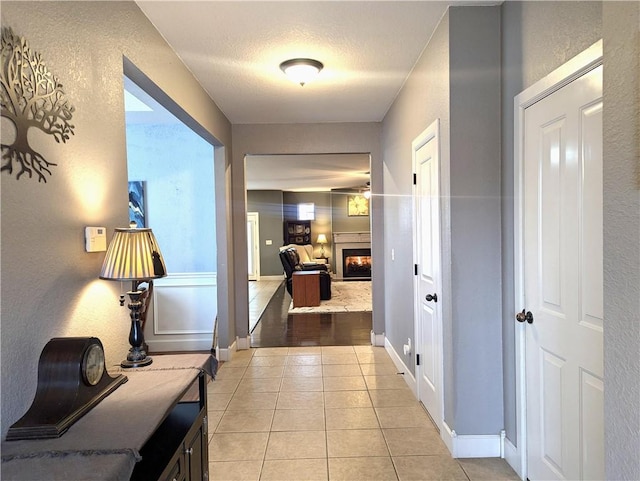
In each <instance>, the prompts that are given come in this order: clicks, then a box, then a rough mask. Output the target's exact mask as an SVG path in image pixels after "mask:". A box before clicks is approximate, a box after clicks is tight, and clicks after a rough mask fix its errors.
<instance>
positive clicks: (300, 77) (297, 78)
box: [280, 58, 324, 86]
mask: <svg viewBox="0 0 640 481" xmlns="http://www.w3.org/2000/svg"><path fill="white" fill-rule="evenodd" d="M323 67H324V65H322V62H318V61H317V60H313V59H311V58H292V59H291V60H285V61H284V62H282V63H281V64H280V70H282V71H283V72H284V73H285V75H287V76H288V77H289V78H290V79H291V80H293V81H294V82H295V83H299V84H300V85H302V86H304V84H306V83H307V82H309V81H311V80H312V79H314V78H315V77H316V76H317V75H318V74H319V73H320V70H322V68H323Z"/></svg>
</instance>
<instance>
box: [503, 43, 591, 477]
mask: <svg viewBox="0 0 640 481" xmlns="http://www.w3.org/2000/svg"><path fill="white" fill-rule="evenodd" d="M600 65H602V40H599V41H597V42H596V43H594V44H593V45H592V46H591V47H589V48H587V49H586V50H585V51H583V52H581V53H579V54H578V55H576V56H575V57H573V58H572V59H570V60H569V61H568V62H566V63H565V64H563V65H561V66H560V67H558V68H557V69H556V70H554V71H553V72H551V73H550V74H549V75H547V76H546V77H544V78H542V79H540V80H538V81H537V82H536V83H534V84H533V85H531V86H530V87H529V88H527V89H525V90H523V91H522V92H521V93H519V94H518V95H516V97H515V98H514V100H513V108H514V139H513V140H514V153H513V160H514V171H513V182H514V186H513V200H514V206H513V209H514V215H513V217H514V219H513V220H514V222H513V224H514V226H513V227H514V260H513V264H514V297H515V306H516V309H520V308H519V307H518V306H524V305H525V297H524V224H523V222H524V197H523V192H524V132H525V122H524V116H525V109H527V107H530V106H531V105H533V104H534V103H536V102H538V101H540V100H541V99H543V98H545V97H547V96H549V95H551V94H552V93H554V92H556V91H557V90H560V89H561V88H562V87H564V86H565V85H568V84H569V83H571V82H572V81H574V80H576V79H577V78H580V77H581V76H582V75H584V74H586V73H587V72H590V71H591V70H593V69H595V68H597V67H598V66H600ZM513 315H514V316H515V312H514V313H513ZM513 322H515V320H514V321H513ZM516 324H517V325H516V328H515V339H514V344H515V362H516V368H515V371H516V430H517V437H516V440H515V441H516V444H515V445H514V444H513V443H512V442H511V441H507V442H506V443H505V453H504V454H505V459H506V461H507V462H508V463H509V465H510V466H511V467H512V468H513V469H514V470H515V471H516V473H518V475H519V476H520V478H521V479H526V476H527V416H526V407H527V406H526V399H527V393H526V386H527V380H526V366H525V326H524V325H523V324H520V323H516Z"/></svg>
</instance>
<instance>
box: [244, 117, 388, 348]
mask: <svg viewBox="0 0 640 481" xmlns="http://www.w3.org/2000/svg"><path fill="white" fill-rule="evenodd" d="M380 128H381V124H379V123H377V122H369V123H326V124H243V125H234V126H233V175H232V183H233V242H234V245H236V246H238V247H240V246H246V245H247V239H246V237H247V235H246V230H247V229H246V225H245V216H246V203H245V185H244V156H245V155H247V154H326V153H370V154H371V189H372V191H373V192H374V196H373V200H372V201H371V202H370V211H371V212H372V216H371V231H372V238H373V242H372V246H371V250H372V255H373V257H374V259H382V256H383V252H384V245H383V237H382V228H383V224H384V223H383V209H384V200H383V198H382V196H381V195H379V194H380V193H381V192H382V191H383V187H382V154H381V151H380ZM376 194H378V195H376ZM235 261H236V262H235V265H234V272H235V274H236V279H235V285H234V287H235V293H236V299H235V309H236V312H235V315H236V326H235V327H236V332H237V335H238V336H240V337H246V336H247V335H248V329H249V312H248V288H247V282H246V272H247V265H246V264H247V263H246V256H245V258H242V257H238V258H236V259H235ZM374 262H375V260H374ZM383 280H384V265H383V263H378V266H377V267H376V269H375V271H374V273H373V279H372V284H373V285H372V287H373V330H374V331H375V332H376V333H377V334H382V333H383V332H384V329H385V325H384V317H383V315H384V295H383Z"/></svg>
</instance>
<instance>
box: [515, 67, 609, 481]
mask: <svg viewBox="0 0 640 481" xmlns="http://www.w3.org/2000/svg"><path fill="white" fill-rule="evenodd" d="M524 121H525V125H524V135H525V137H524V224H523V226H524V232H523V239H524V297H525V304H526V305H525V306H523V307H525V310H526V311H529V312H530V314H527V312H525V313H523V314H521V315H520V316H519V319H518V320H520V321H522V322H523V323H524V326H525V330H526V335H525V339H526V341H525V352H526V361H525V365H526V413H527V415H526V420H527V424H526V425H527V477H528V478H529V479H530V480H531V481H536V480H543V479H544V480H553V479H572V480H573V479H576V480H577V479H605V473H604V422H603V407H604V406H603V401H604V391H603V374H604V373H603V285H602V283H603V280H602V276H603V267H602V257H603V254H602V252H603V245H602V66H600V67H597V68H596V69H594V70H591V71H590V72H588V73H586V74H585V75H583V76H582V77H580V78H578V79H577V80H574V81H573V82H571V83H569V84H568V85H567V86H565V87H563V88H561V89H559V90H557V91H555V92H554V93H552V94H550V95H549V96H547V97H545V98H544V99H542V100H540V101H538V102H537V103H535V104H533V105H532V106H531V107H528V108H527V109H526V110H525V120H524Z"/></svg>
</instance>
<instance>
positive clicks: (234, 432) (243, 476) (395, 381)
mask: <svg viewBox="0 0 640 481" xmlns="http://www.w3.org/2000/svg"><path fill="white" fill-rule="evenodd" d="M207 392H208V402H209V408H208V409H209V412H208V420H209V463H210V466H209V468H210V469H209V479H211V480H243V481H245V480H254V481H258V480H263V481H267V480H278V481H285V480H295V481H302V480H323V481H327V480H330V481H333V480H348V481H358V480H363V481H373V480H396V481H397V480H401V481H404V480H421V481H422V480H461V481H469V480H471V481H476V480H492V481H498V480H517V479H518V477H517V476H516V474H515V472H514V471H513V470H512V469H511V468H510V467H509V466H508V465H507V463H506V462H504V460H502V459H497V458H492V459H460V460H456V459H453V458H451V456H450V455H449V452H448V450H447V448H446V447H445V445H444V444H443V443H442V441H441V440H440V438H439V435H438V433H437V431H436V429H435V428H434V426H433V424H432V423H431V421H430V419H429V417H428V416H427V414H426V412H425V411H424V410H423V408H422V406H421V405H420V404H419V403H418V402H417V401H416V399H415V397H414V396H413V394H412V393H411V391H410V390H409V389H408V387H407V385H406V383H405V382H404V380H403V379H402V378H401V375H399V374H396V370H395V366H394V365H393V363H392V361H391V359H390V358H389V356H388V354H387V353H386V351H385V350H384V348H381V347H371V346H333V347H309V348H304V347H291V348H287V347H282V348H262V349H252V350H248V351H239V352H237V353H235V355H234V358H233V360H232V361H230V362H225V363H223V364H222V366H221V368H220V371H219V373H218V376H217V378H216V380H215V381H212V382H210V383H209V385H208V387H207Z"/></svg>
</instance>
